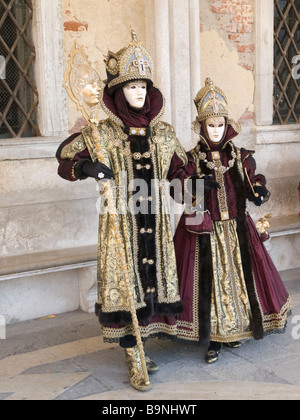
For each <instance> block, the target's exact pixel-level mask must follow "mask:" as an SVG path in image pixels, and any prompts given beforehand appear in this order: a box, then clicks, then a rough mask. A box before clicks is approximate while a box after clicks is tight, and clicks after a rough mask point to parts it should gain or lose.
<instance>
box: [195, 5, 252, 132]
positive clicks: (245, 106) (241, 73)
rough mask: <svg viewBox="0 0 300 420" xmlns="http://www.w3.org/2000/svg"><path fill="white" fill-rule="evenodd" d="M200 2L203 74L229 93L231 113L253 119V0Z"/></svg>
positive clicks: (246, 122) (246, 121)
mask: <svg viewBox="0 0 300 420" xmlns="http://www.w3.org/2000/svg"><path fill="white" fill-rule="evenodd" d="M200 5H201V65H202V67H201V75H202V79H203V80H202V84H203V82H204V80H205V77H208V76H209V77H211V78H212V79H213V80H215V83H217V84H219V86H220V87H221V88H223V90H224V91H225V93H226V94H227V96H228V100H229V106H230V115H231V117H232V118H234V119H236V120H240V122H241V123H242V124H243V125H244V126H245V125H252V124H253V122H254V121H253V120H254V114H253V112H254V103H253V101H254V74H253V70H254V54H253V53H254V49H255V46H254V14H255V10H254V0H204V1H201V2H200Z"/></svg>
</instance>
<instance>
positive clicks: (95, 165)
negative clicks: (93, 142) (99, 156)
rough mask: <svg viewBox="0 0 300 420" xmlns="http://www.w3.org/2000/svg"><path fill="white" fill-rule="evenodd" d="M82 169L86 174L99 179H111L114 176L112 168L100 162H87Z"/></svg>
mask: <svg viewBox="0 0 300 420" xmlns="http://www.w3.org/2000/svg"><path fill="white" fill-rule="evenodd" d="M81 171H82V173H83V174H84V175H87V176H90V177H92V178H95V179H98V180H102V179H111V178H113V176H114V175H113V172H112V171H111V170H110V168H108V167H107V166H106V165H103V163H100V162H86V163H85V164H84V165H83V167H82V169H81Z"/></svg>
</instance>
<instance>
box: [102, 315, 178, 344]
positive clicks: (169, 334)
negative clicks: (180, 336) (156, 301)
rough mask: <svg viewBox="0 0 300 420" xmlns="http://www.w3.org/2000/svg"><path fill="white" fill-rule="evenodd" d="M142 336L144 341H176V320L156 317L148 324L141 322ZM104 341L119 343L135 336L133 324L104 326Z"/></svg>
mask: <svg viewBox="0 0 300 420" xmlns="http://www.w3.org/2000/svg"><path fill="white" fill-rule="evenodd" d="M139 331H140V335H141V338H142V340H143V341H147V340H148V339H150V338H151V339H152V338H165V339H171V340H172V339H174V338H175V337H176V336H177V326H176V322H175V318H174V317H172V316H170V317H161V316H155V317H153V318H151V320H150V321H149V322H148V323H147V324H146V323H145V322H140V325H139ZM102 334H103V341H104V342H105V343H119V341H120V339H121V338H123V337H125V336H126V335H135V334H134V328H133V325H132V324H128V325H124V326H111V327H107V326H102Z"/></svg>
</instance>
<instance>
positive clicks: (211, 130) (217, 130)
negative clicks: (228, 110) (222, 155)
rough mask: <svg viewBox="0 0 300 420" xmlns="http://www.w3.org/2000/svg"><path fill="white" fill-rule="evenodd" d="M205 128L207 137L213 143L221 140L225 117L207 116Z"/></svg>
mask: <svg viewBox="0 0 300 420" xmlns="http://www.w3.org/2000/svg"><path fill="white" fill-rule="evenodd" d="M206 128H207V132H208V136H209V139H210V140H211V141H213V142H214V143H219V141H221V140H222V138H223V135H224V131H225V118H224V117H216V118H208V119H207V120H206Z"/></svg>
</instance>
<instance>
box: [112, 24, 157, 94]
mask: <svg viewBox="0 0 300 420" xmlns="http://www.w3.org/2000/svg"><path fill="white" fill-rule="evenodd" d="M130 32H131V36H132V41H131V42H130V44H129V46H128V47H125V48H123V49H121V50H120V51H119V52H117V53H113V52H111V51H109V52H108V56H107V59H106V60H105V62H106V73H107V85H108V88H109V89H113V88H115V87H116V86H118V85H120V84H122V83H126V82H130V81H131V80H146V81H148V82H150V83H151V84H152V83H153V61H152V58H151V57H150V54H149V53H148V52H147V51H146V49H145V48H144V46H143V45H142V43H141V42H139V41H138V38H137V35H136V32H135V30H134V29H133V28H131V29H130Z"/></svg>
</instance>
